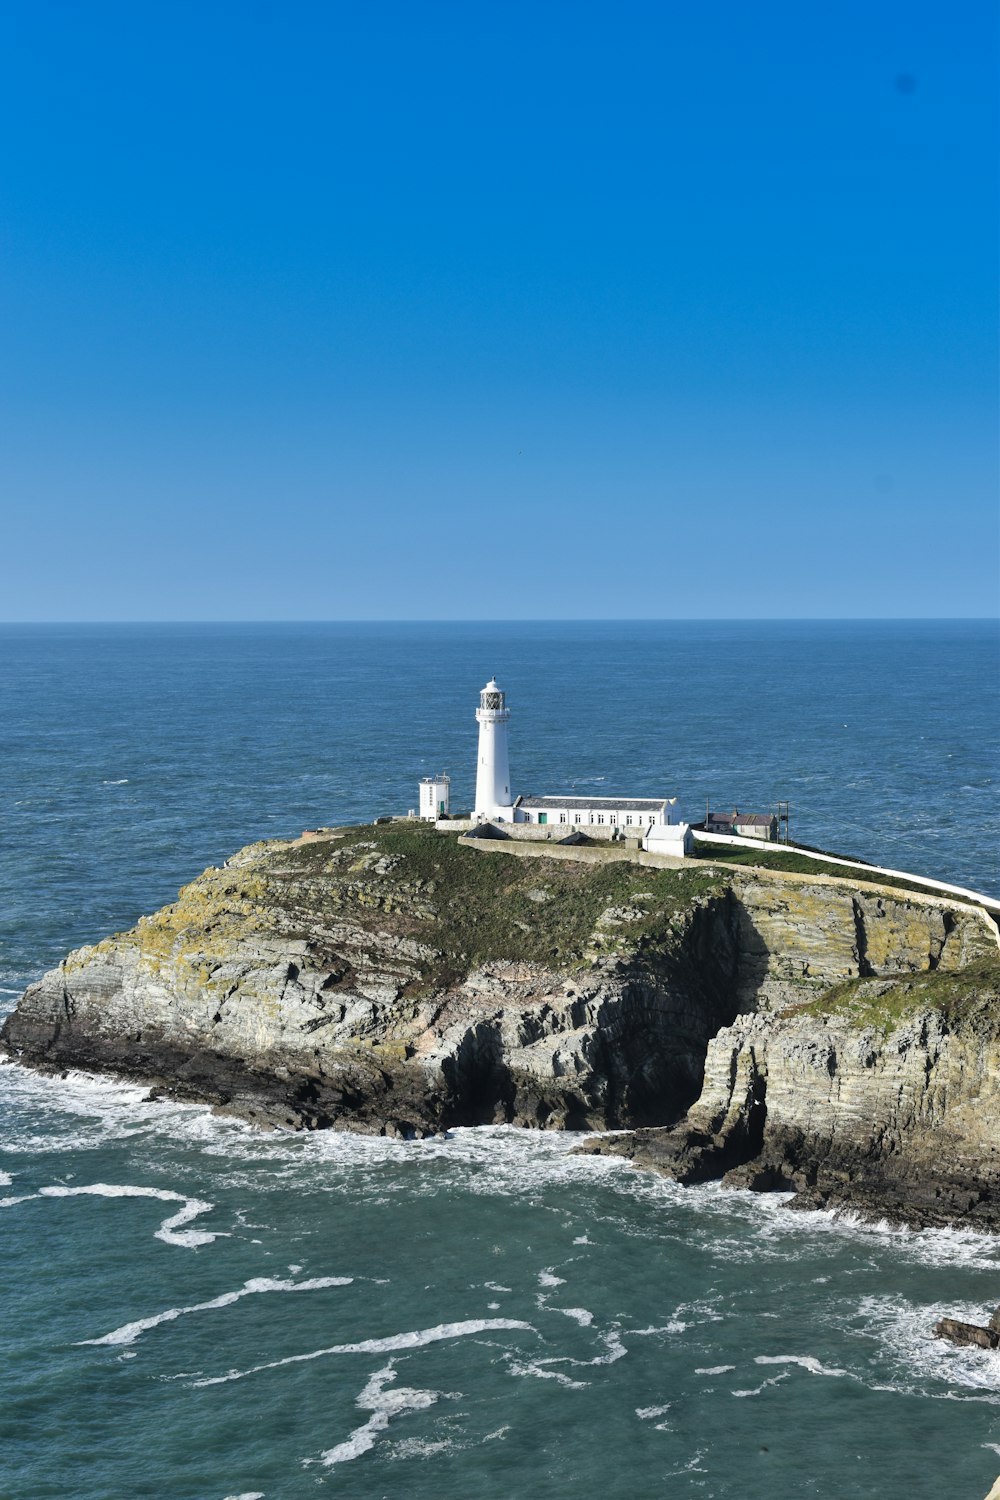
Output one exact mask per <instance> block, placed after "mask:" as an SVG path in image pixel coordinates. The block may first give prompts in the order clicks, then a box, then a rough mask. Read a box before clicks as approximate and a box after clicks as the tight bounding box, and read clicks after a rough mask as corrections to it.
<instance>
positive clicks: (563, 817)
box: [559, 813, 566, 823]
mask: <svg viewBox="0 0 1000 1500" xmlns="http://www.w3.org/2000/svg"><path fill="white" fill-rule="evenodd" d="M559 821H560V823H565V821H566V814H565V813H560V814H559Z"/></svg>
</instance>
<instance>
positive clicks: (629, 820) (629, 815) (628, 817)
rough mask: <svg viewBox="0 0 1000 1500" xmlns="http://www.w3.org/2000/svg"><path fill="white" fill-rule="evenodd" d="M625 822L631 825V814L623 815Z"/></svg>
mask: <svg viewBox="0 0 1000 1500" xmlns="http://www.w3.org/2000/svg"><path fill="white" fill-rule="evenodd" d="M625 821H626V823H631V821H632V814H631V813H626V814H625Z"/></svg>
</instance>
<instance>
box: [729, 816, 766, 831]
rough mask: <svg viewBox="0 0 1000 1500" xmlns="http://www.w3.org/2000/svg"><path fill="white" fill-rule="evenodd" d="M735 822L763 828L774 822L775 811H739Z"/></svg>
mask: <svg viewBox="0 0 1000 1500" xmlns="http://www.w3.org/2000/svg"><path fill="white" fill-rule="evenodd" d="M733 822H734V823H743V824H744V825H746V824H750V825H751V826H756V827H759V828H763V827H766V826H767V825H768V824H769V823H773V822H774V813H737V814H736V816H735V818H734V819H733Z"/></svg>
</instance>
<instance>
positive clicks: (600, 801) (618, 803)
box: [517, 797, 668, 812]
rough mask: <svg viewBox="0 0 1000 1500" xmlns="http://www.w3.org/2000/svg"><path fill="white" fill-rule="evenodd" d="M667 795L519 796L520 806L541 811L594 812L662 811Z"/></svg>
mask: <svg viewBox="0 0 1000 1500" xmlns="http://www.w3.org/2000/svg"><path fill="white" fill-rule="evenodd" d="M667 800H668V799H667V798H666V797H519V798H518V799H517V802H518V806H519V807H534V808H538V809H540V810H541V811H543V812H544V811H546V810H552V811H553V812H557V811H558V810H559V808H561V807H565V808H566V809H567V811H568V812H572V811H573V809H574V808H579V809H580V811H583V810H585V809H586V810H587V811H592V812H661V811H662V810H663V808H665V807H666V805H667Z"/></svg>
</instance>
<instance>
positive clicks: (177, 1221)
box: [0, 1182, 220, 1250]
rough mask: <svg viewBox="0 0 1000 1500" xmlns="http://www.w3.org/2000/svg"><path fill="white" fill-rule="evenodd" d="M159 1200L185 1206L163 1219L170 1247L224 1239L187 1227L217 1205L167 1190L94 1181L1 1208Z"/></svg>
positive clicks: (160, 1235)
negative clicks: (42, 1201) (47, 1201)
mask: <svg viewBox="0 0 1000 1500" xmlns="http://www.w3.org/2000/svg"><path fill="white" fill-rule="evenodd" d="M86 1197H92V1198H156V1199H158V1200H159V1201H160V1202H162V1203H180V1204H183V1207H182V1208H180V1209H178V1211H177V1212H176V1213H175V1214H171V1215H170V1217H169V1218H166V1219H164V1220H163V1223H162V1224H161V1225H160V1227H159V1229H157V1230H156V1238H157V1239H158V1240H163V1241H164V1242H165V1243H166V1244H168V1245H183V1246H184V1247H185V1249H188V1250H192V1249H196V1248H197V1246H199V1245H208V1244H211V1242H212V1241H213V1240H215V1239H218V1238H219V1237H220V1231H219V1230H216V1231H215V1232H214V1233H212V1232H210V1231H209V1230H206V1229H184V1228H183V1225H185V1224H190V1222H191V1220H192V1219H196V1218H198V1216H199V1214H205V1213H208V1212H209V1211H210V1210H211V1209H212V1208H214V1206H215V1205H214V1204H212V1203H205V1202H204V1201H203V1200H202V1199H201V1198H188V1197H186V1196H185V1194H184V1193H172V1192H170V1191H169V1189H167V1188H150V1187H129V1186H121V1185H118V1184H112V1183H107V1182H94V1183H90V1184H88V1185H87V1186H86V1187H64V1186H61V1185H56V1186H53V1187H43V1188H39V1189H38V1191H37V1193H25V1194H23V1195H22V1196H21V1197H18V1198H0V1208H13V1207H14V1206H15V1204H18V1203H28V1202H30V1201H31V1200H32V1199H35V1198H86Z"/></svg>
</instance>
